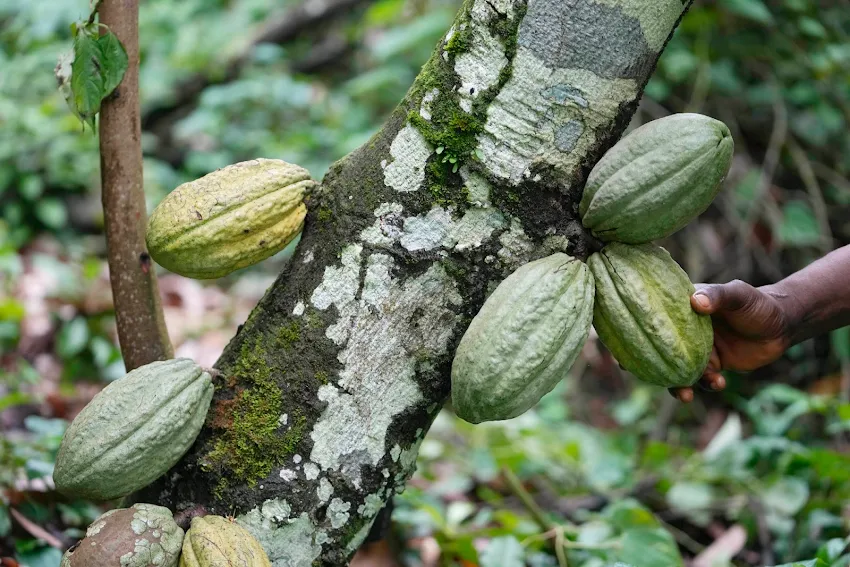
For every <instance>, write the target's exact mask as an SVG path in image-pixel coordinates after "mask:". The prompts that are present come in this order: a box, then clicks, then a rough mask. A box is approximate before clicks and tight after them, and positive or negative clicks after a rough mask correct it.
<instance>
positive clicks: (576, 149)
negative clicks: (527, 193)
mask: <svg viewBox="0 0 850 567" xmlns="http://www.w3.org/2000/svg"><path fill="white" fill-rule="evenodd" d="M637 92H638V84H637V82H636V81H634V80H633V79H606V78H603V77H600V76H598V75H596V74H594V73H592V72H591V71H588V70H586V69H553V68H551V67H548V66H547V65H546V63H545V62H544V61H543V60H542V59H539V58H538V57H536V56H535V55H534V53H532V51H531V50H529V49H527V48H525V47H523V46H520V47H519V48H518V50H517V54H516V57H515V58H514V61H513V74H512V76H511V79H510V80H509V81H508V82H507V84H506V85H505V86H504V88H502V90H501V91H500V92H499V95H498V96H497V97H496V99H495V100H494V101H493V103H492V104H491V105H490V107H489V108H488V112H487V122H486V124H485V127H484V130H485V131H484V132H483V133H481V134H480V135H479V137H478V142H479V147H478V152H477V154H478V156H479V158H480V159H481V161H482V162H483V163H484V165H485V166H486V167H487V168H488V170H489V171H490V172H491V173H492V174H494V175H496V176H498V177H500V178H503V179H505V180H508V181H510V182H511V183H514V184H517V183H519V182H520V181H521V180H522V179H523V178H525V177H527V176H528V174H529V171H530V168H531V167H532V166H534V165H540V166H551V167H554V168H556V169H557V170H558V171H560V172H561V174H562V175H563V176H564V178H565V179H570V178H572V176H573V174H574V173H575V172H576V171H578V169H579V168H580V167H581V163H582V159H583V157H584V156H585V154H586V150H587V149H588V148H590V147H591V146H592V145H593V144H594V143H595V142H596V134H595V132H596V131H597V130H604V129H605V128H607V127H609V126H610V125H611V124H612V123H613V121H614V119H615V118H616V116H617V115H618V113H619V110H620V105H621V104H622V103H624V102H627V101H630V100H633V99H634V98H635V97H636V96H637Z"/></svg>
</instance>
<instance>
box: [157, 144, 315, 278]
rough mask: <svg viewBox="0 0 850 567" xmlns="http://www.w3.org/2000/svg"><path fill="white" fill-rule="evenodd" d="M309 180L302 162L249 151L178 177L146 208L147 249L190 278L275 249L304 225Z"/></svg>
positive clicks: (217, 273)
mask: <svg viewBox="0 0 850 567" xmlns="http://www.w3.org/2000/svg"><path fill="white" fill-rule="evenodd" d="M315 186H316V183H315V182H314V181H313V180H312V179H310V173H309V172H308V171H307V170H306V169H304V168H303V167H299V166H297V165H293V164H291V163H287V162H285V161H281V160H275V159H255V160H251V161H246V162H240V163H236V164H233V165H229V166H227V167H224V168H222V169H219V170H216V171H214V172H212V173H210V174H208V175H205V176H204V177H201V178H200V179H197V180H195V181H191V182H189V183H184V184H183V185H180V186H179V187H177V188H176V189H175V190H174V191H172V192H171V193H169V194H168V195H167V196H166V197H165V198H164V199H163V200H162V202H160V204H159V205H158V206H157V207H156V209H154V211H153V213H152V214H151V217H150V219H148V227H147V232H146V236H145V238H146V241H147V247H148V252H149V253H150V255H151V257H152V258H153V259H154V260H156V262H157V263H158V264H160V265H161V266H163V267H165V268H168V269H169V270H171V271H172V272H174V273H176V274H180V275H183V276H186V277H190V278H195V279H212V278H220V277H222V276H225V275H227V274H229V273H231V272H233V271H235V270H238V269H240V268H245V267H247V266H251V265H253V264H256V263H258V262H260V261H262V260H265V259H266V258H268V257H270V256H272V255H274V254H276V253H278V252H280V251H281V250H283V249H284V248H285V247H286V245H287V244H289V243H290V242H292V240H293V239H295V237H296V236H298V234H299V233H300V232H301V229H302V228H303V227H304V218H305V216H306V215H307V208H306V206H305V205H304V197H305V195H306V194H307V193H308V192H309V191H311V190H312V189H313V187H315Z"/></svg>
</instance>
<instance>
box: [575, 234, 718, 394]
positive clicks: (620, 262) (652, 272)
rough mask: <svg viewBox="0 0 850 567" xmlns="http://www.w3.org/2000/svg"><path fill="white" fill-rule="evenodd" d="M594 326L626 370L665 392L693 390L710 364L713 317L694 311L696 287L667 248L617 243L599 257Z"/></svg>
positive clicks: (593, 264) (593, 260)
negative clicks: (677, 389) (669, 390)
mask: <svg viewBox="0 0 850 567" xmlns="http://www.w3.org/2000/svg"><path fill="white" fill-rule="evenodd" d="M588 265H589V266H590V270H591V272H593V276H594V278H595V279H596V304H595V306H594V308H593V326H594V327H595V328H596V332H597V334H598V335H599V338H600V339H601V340H602V343H603V344H604V345H605V346H606V347H607V348H608V350H610V351H611V354H613V355H614V358H616V359H617V361H618V362H619V363H620V365H621V366H622V367H623V368H625V369H626V370H628V371H629V372H631V373H632V374H634V375H635V376H637V377H638V378H640V379H641V380H643V381H644V382H649V383H651V384H656V385H658V386H664V387H665V388H672V387H682V386H690V385H691V384H693V383H694V382H696V381H697V380H698V379H699V377H700V376H701V375H702V372H703V370H705V367H706V365H707V364H708V357H709V355H710V354H711V347H712V344H713V342H714V331H713V329H712V326H711V318H710V317H708V316H706V315H698V314H697V313H696V312H694V310H693V309H692V308H691V303H690V296H691V294H692V293H693V292H694V286H693V284H692V283H691V282H690V280H689V279H688V275H687V274H686V273H685V271H684V270H683V269H682V268H681V267H679V265H678V264H677V263H676V261H675V260H673V258H671V257H670V254H669V253H668V252H667V251H666V250H665V249H663V248H661V247H659V246H655V245H652V244H642V245H637V246H632V245H629V244H621V243H619V242H614V243H611V244H609V245H608V246H606V247H605V248H603V249H602V251H601V252H597V253H596V254H593V255H592V256H591V257H590V258H589V259H588Z"/></svg>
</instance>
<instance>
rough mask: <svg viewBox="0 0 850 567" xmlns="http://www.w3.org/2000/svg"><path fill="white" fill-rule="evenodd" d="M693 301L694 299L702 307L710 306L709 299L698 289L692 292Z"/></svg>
mask: <svg viewBox="0 0 850 567" xmlns="http://www.w3.org/2000/svg"><path fill="white" fill-rule="evenodd" d="M694 301H696V302H697V305H699V306H700V307H702V308H703V309H708V308H709V307H711V300H710V299H709V298H708V296H707V295H706V294H705V293H704V292H702V291H698V292H696V293H695V294H694Z"/></svg>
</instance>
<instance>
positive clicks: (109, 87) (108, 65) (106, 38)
mask: <svg viewBox="0 0 850 567" xmlns="http://www.w3.org/2000/svg"><path fill="white" fill-rule="evenodd" d="M97 43H98V46H99V47H100V55H101V59H100V64H101V73H102V75H103V96H104V97H106V96H108V95H109V93H111V92H112V91H114V90H115V87H117V86H118V85H119V84H120V83H121V79H123V78H124V73H125V72H126V71H127V65H128V61H127V51H126V50H125V49H124V46H123V45H121V42H120V41H119V40H118V36H116V35H115V34H114V33H112V32H111V31H110V32H106V34H104V35H102V36H100V37H99V38H98V39H97Z"/></svg>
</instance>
